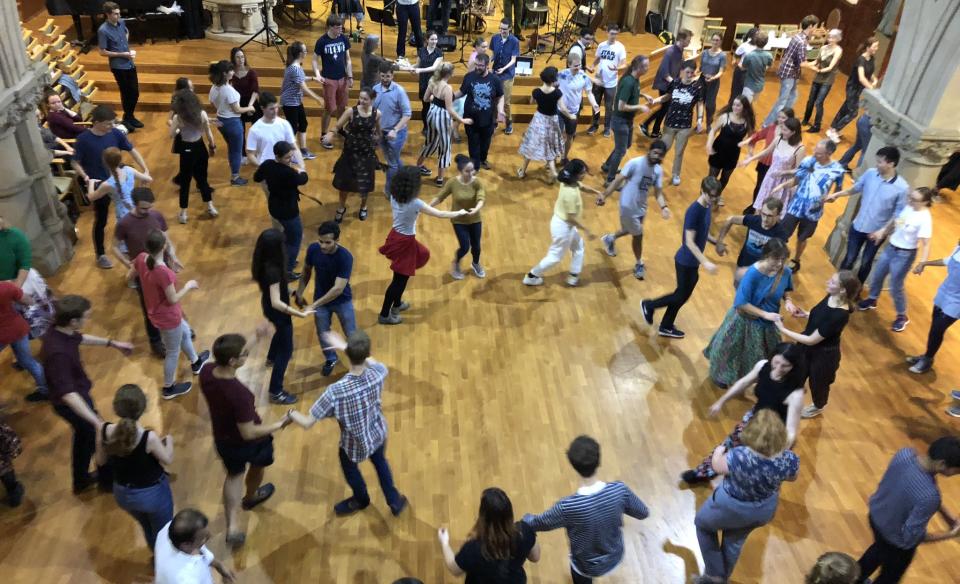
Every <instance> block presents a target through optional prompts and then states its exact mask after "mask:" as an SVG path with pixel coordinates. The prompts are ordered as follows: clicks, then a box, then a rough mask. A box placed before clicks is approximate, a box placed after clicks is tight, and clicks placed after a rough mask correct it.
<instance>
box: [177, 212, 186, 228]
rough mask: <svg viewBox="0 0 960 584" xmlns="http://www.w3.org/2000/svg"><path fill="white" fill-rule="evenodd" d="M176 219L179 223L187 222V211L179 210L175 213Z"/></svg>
mask: <svg viewBox="0 0 960 584" xmlns="http://www.w3.org/2000/svg"><path fill="white" fill-rule="evenodd" d="M177 221H179V222H180V224H181V225H183V224H186V222H187V212H186V211H180V214H179V215H177Z"/></svg>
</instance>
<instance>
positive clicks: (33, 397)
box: [25, 389, 50, 403]
mask: <svg viewBox="0 0 960 584" xmlns="http://www.w3.org/2000/svg"><path fill="white" fill-rule="evenodd" d="M25 399H26V400H27V401H28V402H31V403H36V402H42V401H49V400H50V394H49V393H47V392H46V391H40V389H36V390H34V392H33V393H30V394H28V395H27V397H26V398H25Z"/></svg>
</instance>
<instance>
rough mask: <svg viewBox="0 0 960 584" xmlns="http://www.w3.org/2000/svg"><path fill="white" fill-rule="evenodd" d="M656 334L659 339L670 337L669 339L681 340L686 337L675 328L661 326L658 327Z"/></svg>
mask: <svg viewBox="0 0 960 584" xmlns="http://www.w3.org/2000/svg"><path fill="white" fill-rule="evenodd" d="M657 334H658V335H660V336H661V337H670V338H671V339H682V338H683V337H685V336H687V335H686V333H684V332H683V331H682V330H680V329H678V328H677V327H675V326H669V327H667V326H663V325H660V328H659V329H657Z"/></svg>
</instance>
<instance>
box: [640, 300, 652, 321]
mask: <svg viewBox="0 0 960 584" xmlns="http://www.w3.org/2000/svg"><path fill="white" fill-rule="evenodd" d="M640 312H642V313H643V320H645V321H646V322H647V324H653V307H652V306H650V301H649V300H642V301H641V302H640Z"/></svg>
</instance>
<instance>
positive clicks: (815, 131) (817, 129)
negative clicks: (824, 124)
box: [807, 126, 820, 134]
mask: <svg viewBox="0 0 960 584" xmlns="http://www.w3.org/2000/svg"><path fill="white" fill-rule="evenodd" d="M807 133H808V134H819V133H820V126H810V127H809V128H807Z"/></svg>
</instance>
